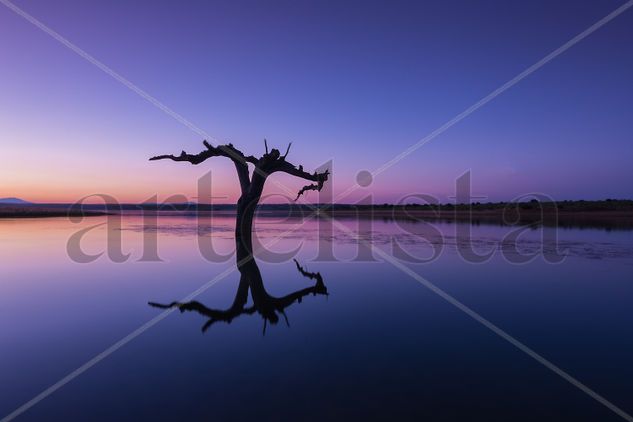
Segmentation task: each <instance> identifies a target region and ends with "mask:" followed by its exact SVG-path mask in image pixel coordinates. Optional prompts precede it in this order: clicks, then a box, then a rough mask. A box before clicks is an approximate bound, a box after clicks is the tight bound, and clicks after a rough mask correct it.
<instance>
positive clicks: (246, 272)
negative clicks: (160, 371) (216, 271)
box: [148, 250, 328, 334]
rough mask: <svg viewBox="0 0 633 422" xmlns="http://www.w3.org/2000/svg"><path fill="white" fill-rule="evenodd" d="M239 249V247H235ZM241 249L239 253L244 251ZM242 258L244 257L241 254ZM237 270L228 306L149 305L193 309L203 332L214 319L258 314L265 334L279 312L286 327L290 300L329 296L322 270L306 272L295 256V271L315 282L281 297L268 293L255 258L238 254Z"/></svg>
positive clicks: (213, 322)
mask: <svg viewBox="0 0 633 422" xmlns="http://www.w3.org/2000/svg"><path fill="white" fill-rule="evenodd" d="M238 252H239V250H238ZM244 252H245V251H244V250H243V251H242V252H241V253H238V255H241V254H243V253H244ZM242 258H244V257H242ZM237 262H238V264H237V265H238V269H239V271H240V282H239V285H238V286H237V292H236V293H235V298H234V299H233V303H232V304H231V306H230V307H229V308H227V309H212V308H208V307H206V306H205V305H203V304H202V303H200V302H198V301H195V300H194V301H191V302H185V303H183V302H171V303H169V304H161V303H156V302H149V303H148V304H149V305H150V306H152V307H154V308H160V309H169V308H178V309H179V310H180V312H185V311H193V312H197V313H199V314H200V315H202V316H205V317H207V318H208V320H207V322H206V323H205V324H204V325H203V326H202V331H203V332H205V331H207V330H208V329H209V327H211V325H213V324H215V323H217V322H224V323H227V324H230V323H231V322H233V320H234V319H236V318H237V317H239V316H241V315H253V314H255V313H258V314H259V315H260V316H261V317H262V318H263V319H264V334H265V333H266V324H267V323H271V324H277V322H279V314H280V315H282V316H283V317H284V319H285V321H286V324H287V325H288V326H289V325H290V323H289V322H288V317H287V316H286V312H285V310H286V308H288V307H289V306H290V305H292V304H293V303H295V302H297V303H301V301H302V299H303V298H304V297H305V296H308V295H313V296H316V295H324V296H327V295H328V291H327V287H326V286H325V283H324V282H323V277H322V276H321V273H313V272H309V271H306V270H305V269H304V268H303V267H302V266H301V265H299V262H297V260H296V259H295V264H296V266H297V270H298V271H299V272H300V273H301V275H303V276H304V277H306V278H309V279H311V280H314V285H312V286H310V287H305V288H303V289H300V290H297V291H295V292H292V293H290V294H287V295H285V296H281V297H275V296H273V295H271V294H269V293H268V292H267V291H266V288H265V287H264V281H263V280H262V275H261V272H260V271H259V267H258V266H257V262H256V261H255V259H252V258H251V259H248V258H247V259H245V260H243V261H240V259H239V257H238V260H237ZM249 290H250V292H251V298H252V299H253V304H252V305H251V306H246V304H247V302H248V292H249Z"/></svg>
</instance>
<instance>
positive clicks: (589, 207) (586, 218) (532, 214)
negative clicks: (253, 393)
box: [0, 199, 633, 230]
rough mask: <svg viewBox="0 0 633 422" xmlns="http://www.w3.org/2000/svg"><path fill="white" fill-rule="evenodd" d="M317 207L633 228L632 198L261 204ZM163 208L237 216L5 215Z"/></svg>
mask: <svg viewBox="0 0 633 422" xmlns="http://www.w3.org/2000/svg"><path fill="white" fill-rule="evenodd" d="M315 208H317V209H319V212H320V213H323V214H325V215H327V216H329V217H332V218H336V219H380V220H384V221H388V220H407V221H411V222H416V221H418V222H421V221H443V222H451V221H452V222H470V223H472V224H480V223H482V224H497V225H525V224H542V225H546V226H558V227H599V228H606V229H624V230H632V229H633V201H632V200H611V199H609V200H603V201H583V200H580V201H561V202H557V203H554V202H542V203H540V202H537V201H534V200H532V201H529V202H521V203H509V202H496V203H473V204H442V205H439V204H437V205H429V204H424V205H420V204H406V205H393V204H381V205H378V204H374V205H353V204H334V205H332V206H327V205H324V204H310V205H308V204H295V203H290V204H261V205H260V206H259V207H258V211H257V216H258V217H259V218H280V219H283V218H305V217H308V216H312V215H314V211H315ZM146 213H149V214H159V215H162V216H183V217H195V216H197V215H201V216H205V217H207V216H218V217H220V216H224V217H226V216H234V215H235V206H234V205H232V204H195V203H186V204H116V205H105V204H84V205H83V206H82V207H76V206H73V205H72V204H0V221H2V220H6V219H26V218H54V217H99V216H107V215H116V214H121V215H142V214H146Z"/></svg>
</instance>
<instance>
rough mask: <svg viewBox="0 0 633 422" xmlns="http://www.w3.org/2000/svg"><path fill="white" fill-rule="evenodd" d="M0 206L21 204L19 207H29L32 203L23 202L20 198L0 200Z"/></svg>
mask: <svg viewBox="0 0 633 422" xmlns="http://www.w3.org/2000/svg"><path fill="white" fill-rule="evenodd" d="M0 204H21V205H29V204H32V202H28V201H25V200H23V199H20V198H0Z"/></svg>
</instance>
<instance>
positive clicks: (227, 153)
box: [150, 139, 329, 201]
mask: <svg viewBox="0 0 633 422" xmlns="http://www.w3.org/2000/svg"><path fill="white" fill-rule="evenodd" d="M202 143H203V144H204V146H205V148H206V150H204V151H202V152H199V153H198V154H188V153H187V152H185V151H182V152H181V153H180V155H158V156H155V157H152V158H150V160H152V161H154V160H165V159H167V160H172V161H186V162H189V163H191V164H194V165H196V164H200V163H202V162H204V161H205V160H207V159H209V158H211V157H226V158H229V159H231V160H232V161H233V163H234V164H235V168H236V170H237V174H238V178H239V181H240V187H241V189H242V194H249V195H250V196H251V197H252V198H259V196H260V195H261V192H262V190H263V188H264V183H265V182H266V178H267V177H268V176H269V175H271V174H272V173H275V172H277V171H281V172H284V173H288V174H290V175H293V176H295V177H299V178H302V179H305V180H310V181H312V182H316V183H313V184H310V185H306V186H304V187H303V188H301V190H300V191H299V193H298V194H297V198H295V201H296V200H297V199H299V197H300V196H301V195H302V194H304V193H305V192H307V191H310V190H314V191H320V190H321V189H322V188H323V184H324V183H325V182H326V181H327V180H328V175H329V171H328V170H326V171H325V172H323V173H316V172H315V173H312V174H311V173H308V172H306V171H304V170H303V166H298V167H296V166H295V165H293V164H291V163H289V162H288V161H286V157H287V155H288V153H289V152H290V147H291V146H292V142H290V143H289V144H288V148H287V149H286V153H285V154H284V155H283V156H282V155H281V153H280V152H279V150H278V149H276V148H273V149H271V150H270V151H269V150H268V141H267V140H266V139H264V146H265V147H266V153H265V154H264V155H263V156H262V157H260V158H256V157H254V156H252V155H244V153H242V151H240V150H239V149H237V148H235V147H234V146H233V144H226V145H218V146H217V147H214V146H213V145H211V144H210V143H209V142H207V141H206V140H204V141H202ZM248 163H251V164H253V165H254V166H255V170H254V172H253V175H252V176H251V175H250V173H249V170H248Z"/></svg>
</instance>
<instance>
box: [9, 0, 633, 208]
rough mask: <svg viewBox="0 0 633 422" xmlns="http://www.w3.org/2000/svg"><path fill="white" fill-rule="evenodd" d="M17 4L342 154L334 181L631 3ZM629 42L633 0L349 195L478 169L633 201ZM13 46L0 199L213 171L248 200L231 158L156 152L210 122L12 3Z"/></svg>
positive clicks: (183, 179) (219, 103) (239, 129)
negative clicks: (189, 158) (197, 159)
mask: <svg viewBox="0 0 633 422" xmlns="http://www.w3.org/2000/svg"><path fill="white" fill-rule="evenodd" d="M14 3H15V4H16V5H17V6H19V7H20V8H22V9H24V10H25V11H26V12H27V13H29V14H31V15H33V16H34V17H35V18H37V19H39V20H40V21H41V22H43V23H44V24H46V25H48V26H49V27H51V28H52V29H53V30H55V31H57V32H59V33H60V34H61V35H63V36H64V37H66V38H67V39H69V40H70V41H71V42H73V43H75V44H76V45H77V46H79V47H80V48H82V49H84V50H86V51H87V52H88V53H89V54H91V55H93V56H94V57H95V58H97V59H98V60H100V61H102V62H103V63H105V64H106V65H107V66H109V67H111V68H112V69H114V70H115V71H117V72H119V73H120V74H121V75H123V76H124V77H126V78H127V79H129V80H130V81H132V82H133V83H134V84H136V85H138V86H139V87H141V88H142V89H144V90H146V91H147V92H148V93H150V94H151V95H153V96H154V97H156V98H157V99H159V100H160V101H162V102H163V103H164V104H166V105H167V106H169V107H170V108H172V109H173V110H175V111H177V112H178V113H180V114H181V115H183V116H185V117H186V118H187V119H188V120H190V121H191V122H193V123H194V124H196V125H197V126H199V127H201V128H203V129H204V130H205V131H206V132H208V133H210V134H212V135H213V136H214V137H215V138H216V139H219V140H222V141H230V142H232V143H234V144H235V145H236V146H237V147H239V148H241V149H242V150H243V151H244V152H246V153H249V154H255V155H259V154H261V153H262V152H263V141H262V140H263V138H264V137H266V138H267V139H268V142H269V145H272V146H277V147H279V148H285V146H286V145H287V143H288V142H289V141H293V142H294V143H293V148H292V150H291V152H290V155H289V160H290V161H291V162H293V163H295V164H303V166H304V167H305V168H306V169H312V168H315V167H316V166H318V165H320V164H322V163H324V162H326V161H327V160H330V159H332V160H334V175H335V176H334V178H335V181H334V191H335V193H337V192H341V191H343V190H345V189H346V188H347V187H348V186H350V185H351V184H353V183H354V181H355V175H356V173H357V172H358V171H360V170H374V169H375V168H377V167H379V166H380V165H381V164H382V163H383V162H385V161H387V160H388V159H390V158H392V157H393V156H395V155H397V154H398V153H400V152H401V151H402V150H404V149H405V148H407V147H408V146H410V145H411V144H414V143H415V142H416V141H417V140H419V139H420V138H422V137H423V136H425V135H427V134H428V133H429V132H431V131H433V130H434V129H436V128H437V127H439V126H441V125H442V124H443V123H445V122H446V121H448V120H449V119H451V118H452V117H454V116H455V115H456V114H458V113H460V112H461V111H463V110H464V109H466V108H467V107H469V106H470V105H472V104H473V103H474V102H476V101H477V100H479V99H480V98H481V97H483V96H485V95H487V94H488V93H489V92H491V91H492V90H494V89H495V88H497V87H498V86H500V85H501V84H503V83H504V82H506V81H507V80H509V79H511V78H512V77H514V76H515V75H516V74H518V73H519V72H521V71H522V70H524V69H525V68H526V67H528V66H530V65H531V64H533V63H534V62H536V61H537V60H539V59H541V58H542V57H543V56H545V55H546V54H548V53H549V52H551V51H552V50H554V49H556V48H557V47H559V46H560V45H562V44H563V43H564V42H566V41H568V40H569V39H570V38H572V37H573V36H575V35H576V34H578V33H579V32H581V31H583V30H585V29H586V28H587V27H589V26H590V25H592V24H593V23H595V22H596V21H597V20H599V19H600V18H602V17H604V16H605V15H607V14H608V13H610V12H611V11H612V10H614V9H615V8H617V7H618V6H620V5H621V4H623V3H624V2H623V1H621V0H618V1H615V0H614V1H607V0H605V1H580V2H579V1H530V2H525V1H507V0H504V1H470V0H462V1H451V2H446V1H424V2H423V1H412V2H387V1H383V2H368V1H358V2H355V1H343V2H334V1H332V2H325V1H321V2H312V1H283V2H277V1H275V2H272V1H266V2H261V1H259V2H247V1H239V2H235V1H226V2H224V1H223V2H217V1H213V2H209V1H190V2H177V1H170V2H167V1H134V2H129V1H79V0H61V1H48V0H15V1H14ZM632 45H633V9H630V10H628V11H627V12H625V13H624V14H622V15H621V16H619V17H617V18H616V19H615V20H613V21H612V22H610V23H608V24H607V25H606V26H604V27H603V28H601V29H599V30H598V31H597V32H595V33H594V34H592V35H590V36H589V37H588V38H586V39H585V40H583V41H581V42H580V43H579V44H577V45H576V46H574V47H573V48H571V49H570V50H569V51H567V52H565V53H564V54H563V55H561V56H559V57H558V58H556V59H555V60H554V61H552V62H550V63H548V64H547V65H545V66H544V67H543V68H542V69H540V70H538V71H537V72H536V73H534V74H532V75H530V76H529V77H528V78H526V79H525V80H523V81H522V82H520V83H519V84H518V85H516V86H515V87H513V88H511V89H510V90H508V91H507V92H505V93H504V94H502V95H501V96H499V97H498V98H496V99H495V100H493V101H492V102H491V103H489V104H488V105H486V106H485V107H483V108H482V109H480V110H478V111H477V112H475V113H474V114H472V115H471V116H469V117H468V118H466V119H465V120H463V121H462V122H460V123H459V124H457V125H456V126H454V127H452V128H450V129H449V130H448V131H446V132H445V133H444V134H442V135H440V136H439V137H437V138H436V139H435V140H433V141H432V142H430V143H429V144H427V145H425V146H423V147H422V148H420V149H419V150H418V151H416V152H415V153H414V154H412V155H411V156H409V157H407V158H406V159H405V160H403V161H402V162H400V163H399V164H398V165H397V166H394V167H392V168H391V169H389V170H388V171H387V172H385V173H383V174H381V175H380V176H378V177H377V178H376V179H375V180H374V183H373V184H372V185H371V186H370V187H369V188H365V189H361V190H359V191H357V192H356V193H355V194H354V195H352V196H351V197H348V198H346V199H344V200H342V202H351V201H354V200H357V199H358V198H360V197H361V196H364V195H367V194H368V193H372V194H373V195H374V198H375V201H377V202H385V201H397V200H398V199H399V198H400V197H401V196H402V195H404V194H407V193H429V194H434V195H436V196H439V197H440V199H442V200H446V198H447V197H448V196H451V195H453V193H454V181H455V179H456V178H457V177H458V176H459V175H460V174H462V173H464V172H465V171H467V170H469V169H470V170H471V171H472V181H473V191H474V194H477V195H480V196H486V197H488V198H489V199H490V200H507V199H511V198H513V197H515V196H517V195H521V194H526V193H529V192H543V193H546V194H548V195H551V196H553V197H554V198H555V199H559V200H562V199H582V198H584V199H599V198H609V197H610V198H633V182H632V180H633V166H632V165H631V164H632V159H633V137H632V134H633V47H632ZM0 57H1V60H2V61H1V63H2V65H1V66H0V146H1V148H0V154H1V155H0V158H1V162H0V197H4V196H17V197H20V198H24V199H27V200H31V201H38V202H69V201H74V200H76V199H78V198H79V197H81V196H83V195H87V194H91V193H107V194H110V195H114V196H115V197H117V198H118V199H119V200H120V201H125V202H135V201H143V200H146V199H147V198H149V197H150V196H151V195H153V194H159V196H160V198H165V197H166V196H167V195H169V194H174V193H182V194H185V195H187V196H189V197H190V198H193V197H195V196H196V179H197V177H199V176H201V175H202V174H204V173H205V172H206V171H208V170H209V169H212V170H213V180H214V189H213V194H214V195H216V196H218V197H220V199H218V202H232V201H234V200H235V199H236V197H237V189H238V184H237V180H236V177H235V174H234V170H233V168H232V166H231V164H230V163H228V162H227V161H228V160H223V159H214V160H210V161H208V162H207V163H204V164H202V165H200V166H197V167H194V166H190V165H188V164H186V163H172V162H152V163H150V162H148V161H147V158H148V157H150V156H152V155H155V154H161V153H178V152H179V151H180V150H181V149H186V150H187V151H189V152H198V151H199V150H201V148H202V145H201V144H200V142H201V140H202V139H201V137H200V136H199V135H198V134H196V133H194V132H192V131H191V130H190V129H188V128H187V127H185V126H183V125H182V124H180V123H179V122H177V121H176V120H174V119H173V118H171V117H169V116H168V115H166V114H165V113H163V112H162V111H160V110H159V109H157V108H156V107H154V106H153V105H151V104H150V103H148V102H147V101H146V100H144V99H142V98H141V97H139V96H138V95H137V94H135V93H134V92H132V91H130V90H129V89H128V88H126V87H125V86H123V85H121V84H120V83H119V82H117V81H116V80H114V79H113V78H111V77H110V76H108V75H107V74H105V73H103V72H102V71H101V70H99V69H98V68H96V67H95V66H93V65H92V64H90V63H88V62H87V61H85V60H84V59H82V58H81V57H79V56H78V55H77V54H75V53H74V52H72V51H70V50H69V49H67V48H66V47H64V46H63V45H61V44H60V43H58V42H57V41H55V40H54V39H53V38H51V37H50V36H49V35H47V34H45V33H44V32H42V31H41V30H39V29H38V28H36V27H35V26H33V25H32V24H30V23H29V22H27V21H26V20H24V19H23V18H22V17H20V16H18V15H16V14H15V13H14V12H12V11H11V10H9V9H8V8H6V7H5V6H4V5H1V4H0ZM274 177H276V178H277V179H278V180H279V181H280V182H283V183H285V184H287V185H288V186H290V187H292V188H293V189H298V187H300V186H301V185H302V184H303V183H302V182H301V181H298V180H293V178H291V177H289V176H286V175H280V176H278V175H275V176H274ZM275 191H277V189H276V188H275V187H274V186H273V185H272V184H270V183H269V184H268V187H267V192H268V193H271V192H275ZM315 199H316V196H315V195H314V194H311V195H309V196H308V197H307V200H315ZM274 202H279V201H274Z"/></svg>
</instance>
